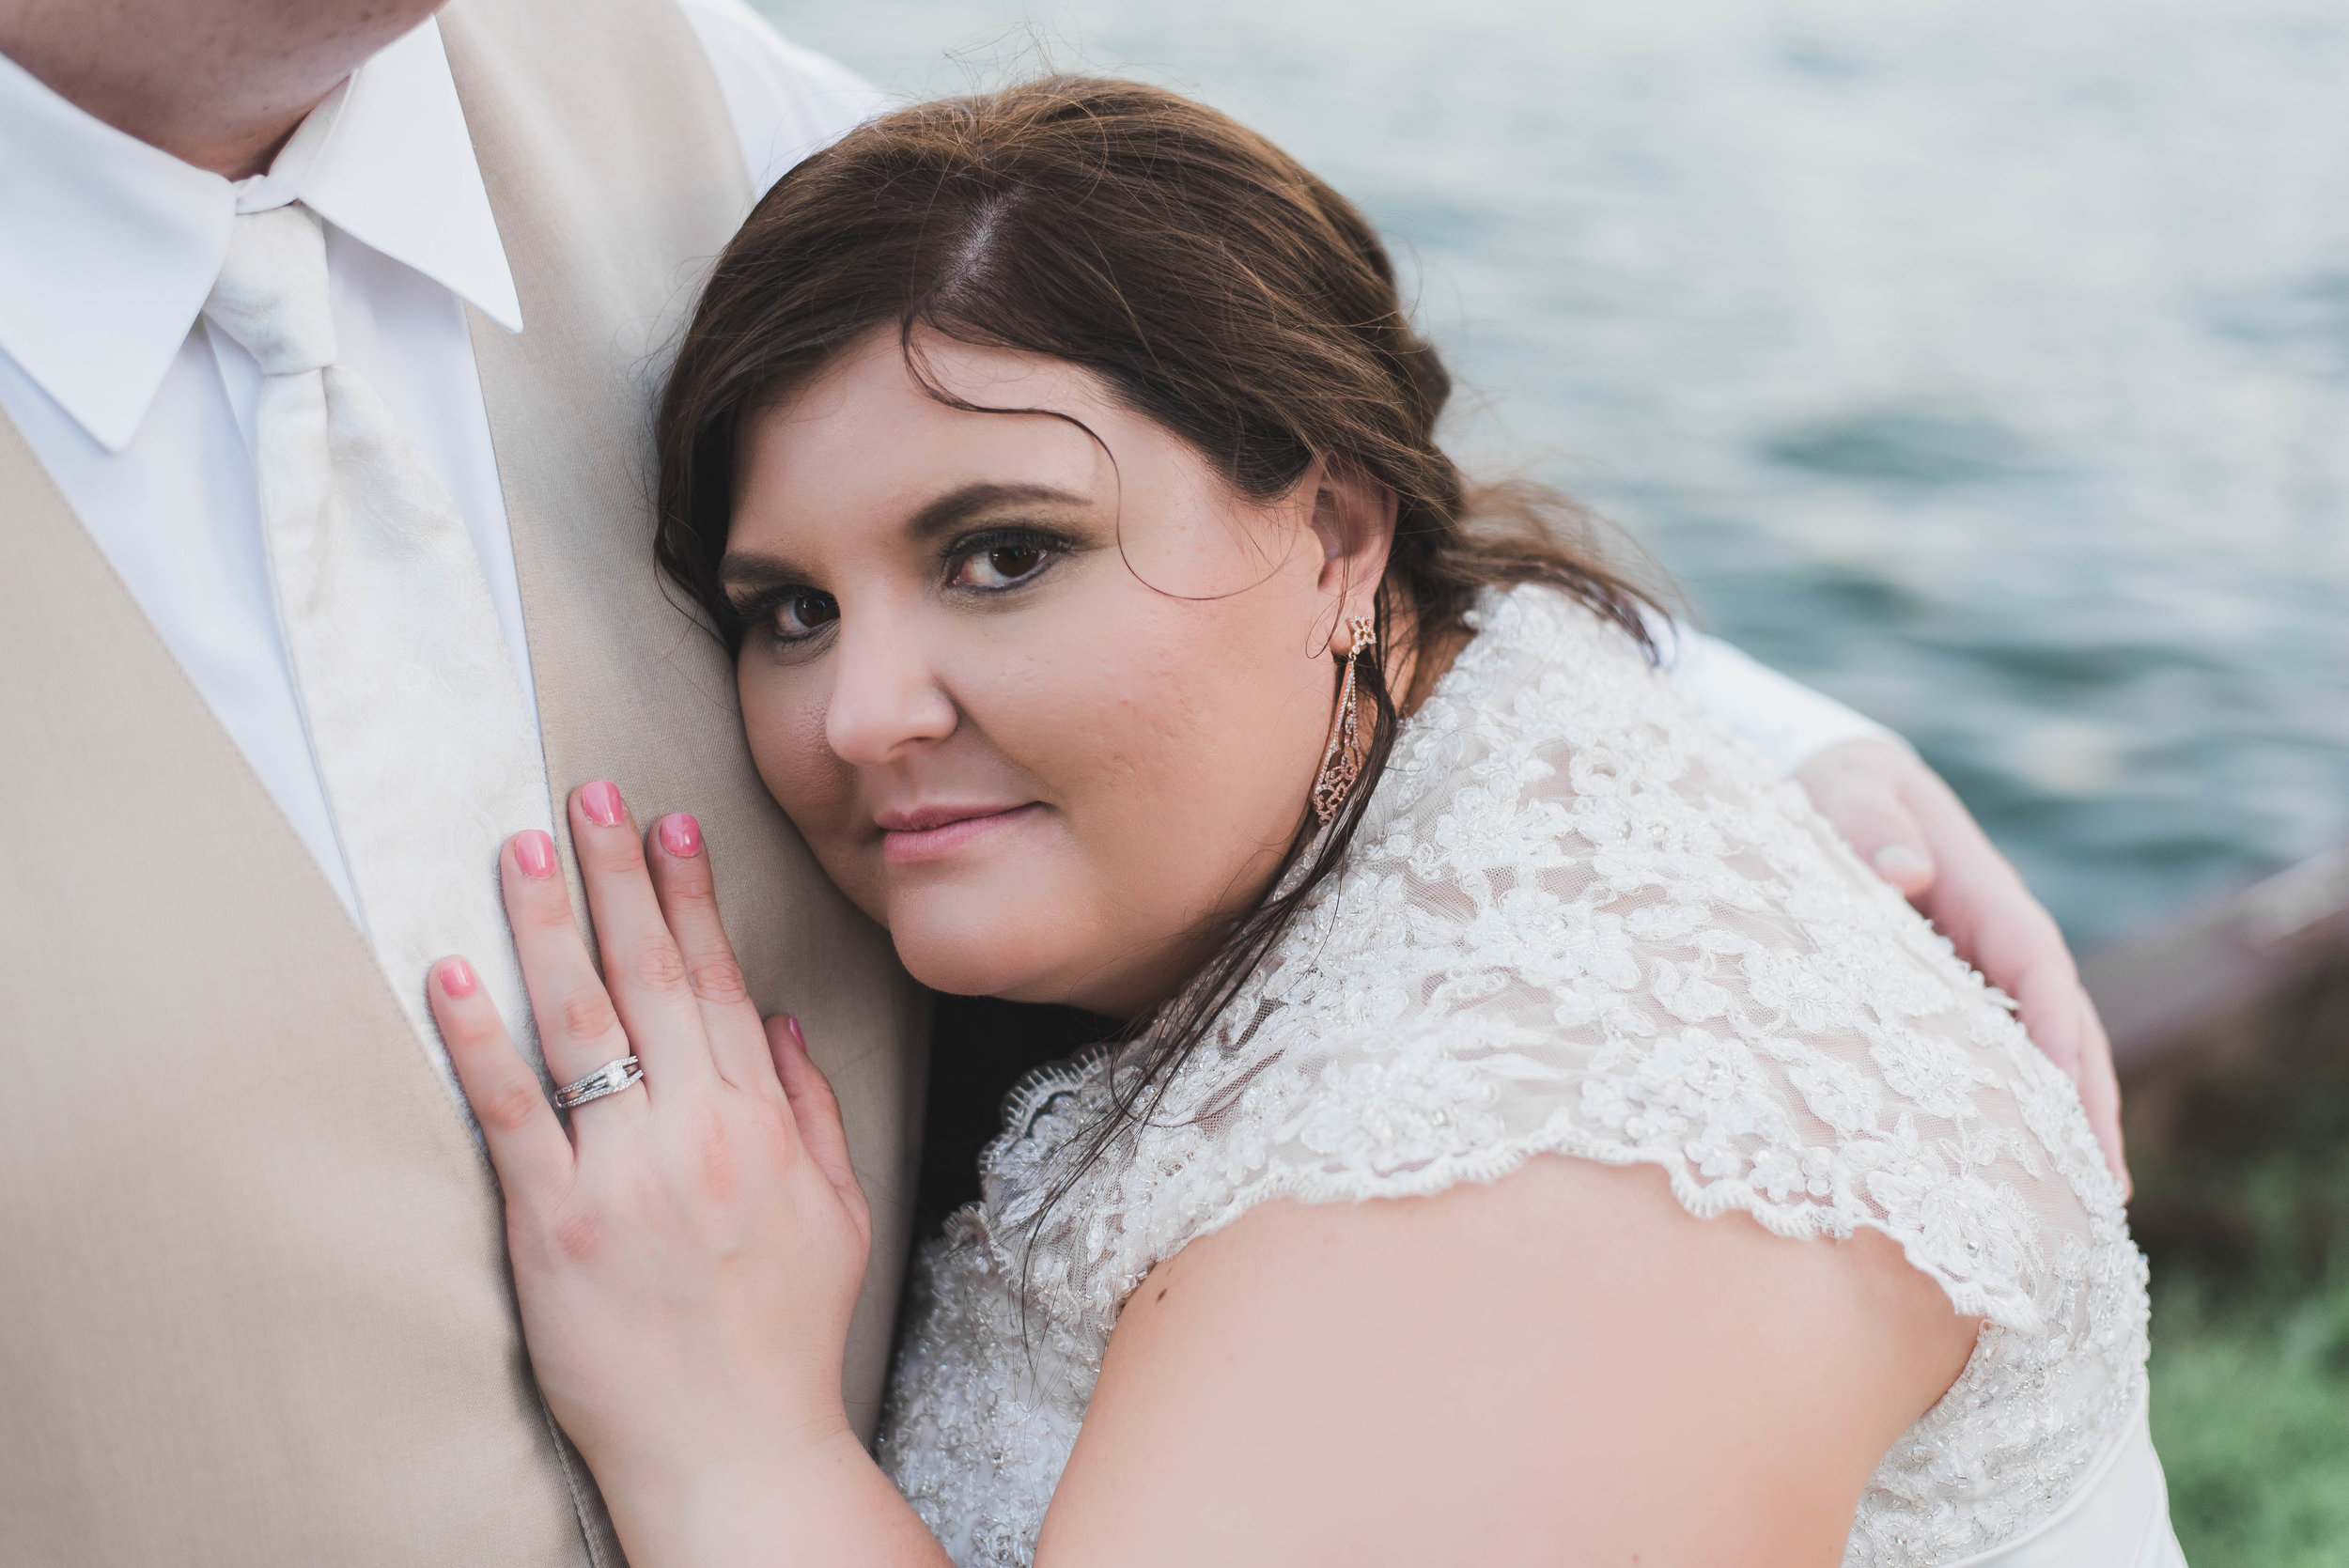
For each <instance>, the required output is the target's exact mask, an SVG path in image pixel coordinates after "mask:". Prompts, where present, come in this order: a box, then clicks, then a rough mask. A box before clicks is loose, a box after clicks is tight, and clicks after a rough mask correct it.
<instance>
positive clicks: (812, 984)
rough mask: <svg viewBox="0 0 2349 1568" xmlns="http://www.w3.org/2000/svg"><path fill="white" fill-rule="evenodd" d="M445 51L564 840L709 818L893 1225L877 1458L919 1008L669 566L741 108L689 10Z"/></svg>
mask: <svg viewBox="0 0 2349 1568" xmlns="http://www.w3.org/2000/svg"><path fill="white" fill-rule="evenodd" d="M441 29H442V37H443V41H444V42H445V44H446V45H447V49H448V56H449V64H450V68H451V70H453V71H454V72H455V73H456V77H457V85H458V94H459V98H460V99H461V100H462V101H463V102H464V105H465V114H466V120H467V123H468V125H469V126H470V128H471V129H472V132H473V138H474V152H475V154H476V156H477V157H478V158H479V160H480V163H481V170H482V177H483V179H484V182H485V183H486V185H487V186H488V189H489V193H490V207H491V209H492V210H494V212H495V213H496V216H497V222H498V231H499V235H500V237H501V239H502V240H503V241H504V242H505V246H506V258H507V261H508V263H509V264H510V265H511V267H512V269H513V272H514V280H515V284H516V287H517V288H518V290H519V292H520V296H521V309H522V321H523V330H522V331H521V333H520V334H509V333H506V331H505V330H503V329H502V328H500V327H499V326H497V325H496V323H494V322H492V321H490V320H489V319H487V318H484V317H481V316H479V315H475V316H474V318H473V339H474V359H475V361H476V363H477V364H478V365H479V366H480V371H481V383H482V391H483V395H484V397H485V398H486V400H487V403H488V406H489V411H490V433H491V437H492V440H493V442H494V444H495V447H496V451H497V458H498V473H499V478H500V481H501V484H502V486H503V488H504V490H505V494H506V517H507V520H508V522H509V525H510V527H511V529H512V534H513V540H514V559H515V565H516V567H517V569H518V572H519V575H520V578H521V591H522V605H523V614H524V618H525V620H526V622H527V624H528V627H529V631H530V651H531V667H532V675H533V679H534V681H535V683H536V685H537V694H538V715H539V724H540V730H541V733H542V735H543V737H544V740H545V749H546V761H547V779H548V784H549V786H550V787H551V788H552V791H553V792H554V795H555V800H556V803H557V810H556V812H555V820H556V821H557V822H558V823H562V822H565V821H566V820H567V818H566V815H565V813H564V812H563V811H562V810H561V809H560V808H561V802H562V800H563V799H564V798H565V796H567V795H568V792H569V791H570V790H571V789H573V788H575V787H577V786H578V785H580V784H586V783H589V782H591V781H594V780H597V779H610V780H612V781H614V783H616V784H619V785H620V787H621V790H622V791H623V792H624V793H625V794H626V796H627V797H628V800H629V803H630V806H631V807H632V808H633V809H634V811H635V813H636V815H637V818H638V820H639V821H640V822H646V823H648V822H650V821H651V819H652V818H653V817H654V816H655V815H659V814H661V813H665V812H671V811H692V813H693V814H694V815H696V816H698V817H699V818H700V819H701V823H702V827H703V831H704V834H705V837H706V838H707V841H708V844H709V846H710V849H711V854H712V857H713V860H714V862H715V864H716V867H717V872H718V888H719V901H720V905H721V907H722V909H723V914H724V916H725V922H726V931H727V933H728V935H729V936H730V937H731V938H732V939H733V940H734V944H735V950H736V953H737V955H739V958H740V959H741V962H742V967H743V970H744V972H745V974H746V976H747V978H748V980H749V983H750V986H751V991H752V995H753V996H754V999H755V1000H756V1001H758V1003H759V1006H760V1008H761V1010H762V1011H766V1012H774V1011H778V1010H782V1009H784V1008H786V1007H787V1008H788V1009H789V1010H791V1011H792V1012H795V1013H797V1014H798V1015H799V1016H800V1017H801V1020H802V1021H803V1022H804V1023H805V1025H806V1028H807V1033H808V1039H809V1042H810V1044H811V1046H812V1048H814V1050H815V1052H816V1054H817V1057H818V1059H819V1060H821V1061H822V1062H823V1063H824V1065H825V1067H826V1069H827V1070H828V1071H829V1072H830V1073H831V1075H832V1084H833V1087H834V1088H835V1089H836V1090H837V1091H838V1093H839V1095H840V1101H841V1109H842V1113H843V1116H844V1118H845V1120H846V1122H847V1124H848V1140H849V1147H850V1148H851V1149H852V1150H853V1151H854V1152H855V1156H856V1165H857V1172H858V1174H859V1176H860V1178H861V1179H862V1180H863V1185H864V1190H865V1193H866V1196H867V1197H868V1199H869V1200H870V1201H871V1203H872V1205H873V1214H874V1225H873V1231H874V1246H873V1258H872V1263H871V1267H870V1269H869V1271H868V1273H867V1276H866V1281H865V1290H864V1295H863V1298H862V1300H861V1301H860V1303H859V1305H858V1313H857V1320H856V1324H855V1326H854V1327H853V1329H852V1330H851V1338H850V1343H849V1349H848V1369H847V1373H846V1383H845V1386H846V1388H847V1390H848V1400H849V1413H850V1415H851V1417H852V1418H854V1419H855V1420H856V1421H857V1424H858V1426H859V1427H860V1429H861V1430H862V1431H863V1435H864V1436H867V1437H868V1438H869V1437H870V1436H871V1435H872V1430H873V1427H874V1424H875V1423H876V1421H878V1418H879V1399H880V1389H881V1384H882V1379H883V1374H884V1373H885V1372H886V1370H887V1356H888V1348H889V1343H890V1330H891V1327H892V1324H893V1321H894V1312H895V1304H896V1292H897V1285H898V1281H900V1279H901V1278H902V1276H903V1268H904V1261H905V1247H906V1243H907V1241H908V1239H909V1229H910V1203H911V1195H912V1177H913V1167H912V1162H913V1159H914V1157H915V1154H916V1149H917V1139H918V1133H919V1128H920V1116H921V1086H922V1072H923V1068H924V1066H925V1062H924V1059H923V1051H922V1047H923V1043H924V1042H925V1040H926V1033H927V1010H926V998H925V996H924V994H923V993H921V992H920V991H919V990H918V988H916V987H915V986H913V985H912V984H911V983H910V981H909V980H907V978H906V977H905V974H904V971H903V970H901V969H899V968H898V966H897V963H896V960H895V956H894V952H893V950H892V949H891V948H890V946H889V944H888V939H887V937H886V935H885V934H883V933H882V932H881V931H879V929H878V928H877V927H876V926H874V925H873V924H872V923H871V922H869V921H867V920H866V919H865V918H864V917H863V915H862V914H860V913H859V912H858V911H857V910H856V909H855V908H854V907H853V906H851V905H850V904H849V903H848V900H847V899H846V898H845V897H844V896H843V895H842V894H841V893H840V892H839V891H838V890H837V889H836V888H834V887H833V886H832V883H831V882H830V880H829V879H827V878H826V877H824V875H823V874H822V872H821V870H820V869H819V868H818V867H817V865H816V863H815V861H814V858H813V857H812V856H811V855H809V853H808V852H807V849H806V847H805V846H804V845H802V844H801V841H800V838H799V835H798V834H797V833H796V832H794V831H792V828H791V825H790V823H789V821H788V820H787V819H786V817H785V816H784V815H783V814H782V812H781V810H780V809H779V808H778V807H777V806H776V805H775V803H774V800H772V798H771V797H770V796H769V795H768V794H767V791H766V788H765V786H764V785H763V784H760V782H759V780H758V776H757V773H756V770H755V769H754V767H753V766H752V762H751V757H750V751H749V747H748V744H747V743H746V742H745V740H744V738H743V736H742V732H741V725H740V722H739V718H738V714H737V708H736V705H735V697H734V672H733V668H732V665H731V664H730V663H729V661H728V660H726V658H725V657H724V655H723V651H722V650H721V649H720V648H719V646H718V645H717V644H715V643H714V642H713V641H712V640H711V639H710V638H709V637H708V636H707V635H706V634H704V632H703V631H702V630H701V629H699V628H698V627H697V626H696V625H695V624H694V623H693V622H692V621H690V620H689V619H688V618H687V617H686V616H685V614H684V613H681V612H680V611H679V609H678V608H677V605H676V604H675V603H673V602H672V601H671V598H670V597H669V595H668V594H666V593H664V592H663V590H662V584H661V580H660V578H659V576H658V574H657V572H656V569H655V567H654V565H653V558H652V520H651V506H650V504H649V499H648V498H649V496H650V494H651V489H652V463H651V458H650V442H651V415H652V409H653V404H654V400H655V396H656V387H655V380H654V373H655V371H656V370H657V368H658V367H659V366H660V365H662V364H663V363H664V362H665V360H666V358H667V356H668V350H669V348H670V346H671V345H672V344H673V343H674V341H675V338H676V336H677V333H678V332H679V331H680V330H681V328H682V325H683V322H684V318H685V316H686V314H687V312H688V311H689V310H690V308H691V306H692V299H693V295H694V292H695V290H696V289H697V288H698V287H699V285H700V283H701V280H702V277H703V275H704V273H705V272H706V271H707V270H708V265H709V263H710V262H711V261H713V260H714V259H715V258H716V256H717V255H718V253H719V251H720V250H722V249H723V247H724V245H725V242H726V241H727V239H728V238H730V237H731V235H732V234H733V232H734V229H735V228H736V226H737V225H739V223H740V221H741V219H742V217H743V216H744V214H745V213H746V212H747V210H748V208H749V187H748V181H747V179H746V177H745V176H744V174H743V173H742V166H741V153H740V151H739V145H738V143H737V142H736V140H735V137H734V131H733V127H732V125H731V123H730V122H729V121H728V119H727V117H726V114H725V107H724V102H725V101H724V98H723V95H722V94H721V92H720V91H719V87H718V84H717V82H716V80H715V78H714V77H713V76H712V75H711V73H710V71H709V69H708V60H707V58H706V57H705V56H704V54H702V51H701V49H700V47H699V46H698V44H697V42H696V41H695V40H694V39H693V38H692V32H691V27H690V24H689V23H687V22H686V21H685V19H684V17H683V15H682V13H681V12H679V11H678V10H677V8H676V6H675V5H674V4H668V3H653V4H647V3H646V0H568V3H567V4H566V5H565V6H564V8H563V14H562V17H561V20H560V21H559V22H555V21H552V20H550V18H549V16H548V15H547V14H546V12H545V10H544V8H541V7H540V6H538V5H536V4H521V3H498V4H485V3H483V0H459V3H458V4H456V5H453V6H451V7H450V8H449V9H448V10H446V11H444V12H443V13H442V18H441ZM622 38H625V39H630V48H628V49H626V50H621V49H615V48H613V47H612V46H611V42H610V40H612V39H622ZM680 170H692V171H696V175H697V177H696V178H693V179H682V178H679V171H680ZM557 836H558V837H559V838H564V839H566V841H567V842H566V843H565V844H564V854H565V856H566V860H567V862H568V858H569V855H570V849H569V845H568V834H566V833H562V832H558V835H557ZM571 869H572V877H573V886H574V888H576V886H577V875H576V866H575V864H573V865H572V868H571ZM584 918H585V917H584V908H583V905H582V919H583V920H584Z"/></svg>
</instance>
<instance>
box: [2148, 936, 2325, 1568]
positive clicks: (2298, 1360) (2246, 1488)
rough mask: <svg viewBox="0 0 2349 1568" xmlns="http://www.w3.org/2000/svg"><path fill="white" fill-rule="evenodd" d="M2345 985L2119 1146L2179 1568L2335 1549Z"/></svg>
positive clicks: (2288, 1558) (2316, 1557)
mask: <svg viewBox="0 0 2349 1568" xmlns="http://www.w3.org/2000/svg"><path fill="white" fill-rule="evenodd" d="M2344 989H2349V987H2343V986H2341V984H2340V983H2339V982H2338V981H2336V982H2334V983H2333V984H2331V985H2328V986H2325V987H2322V990H2323V992H2324V993H2325V994H2323V995H2321V996H2310V997H2308V998H2307V999H2306V1002H2307V1005H2306V1006H2305V1007H2295V1008H2294V1009H2292V1011H2293V1012H2294V1013H2296V1014H2297V1017H2296V1018H2295V1020H2294V1022H2295V1024H2297V1025H2298V1026H2299V1027H2295V1028H2291V1029H2288V1030H2282V1031H2279V1032H2277V1035H2276V1037H2275V1038H2274V1039H2272V1040H2271V1041H2270V1042H2269V1043H2268V1044H2267V1046H2266V1048H2265V1049H2263V1052H2262V1053H2261V1054H2262V1055H2263V1058H2264V1060H2265V1062H2266V1063H2268V1069H2267V1070H2266V1071H2264V1072H2262V1073H2259V1074H2256V1075H2252V1076H2249V1077H2247V1078H2245V1079H2240V1080H2238V1081H2233V1082H2232V1083H2228V1084H2223V1085H2210V1084H2204V1085H2201V1086H2198V1087H2197V1088H2196V1089H2195V1090H2194V1091H2193V1092H2192V1093H2191V1094H2190V1095H2188V1096H2187V1097H2186V1101H2185V1103H2184V1107H2183V1110H2182V1113H2181V1114H2180V1116H2179V1118H2178V1124H2177V1126H2176V1128H2175V1131H2174V1135H2173V1136H2172V1137H2171V1138H2170V1139H2169V1140H2166V1141H2165V1144H2164V1146H2163V1147H2162V1148H2161V1149H2159V1150H2158V1151H2147V1152H2145V1153H2143V1154H2137V1155H2133V1157H2132V1166H2133V1168H2134V1170H2135V1172H2136V1175H2137V1181H2138V1188H2137V1196H2136V1198H2135V1200H2134V1201H2133V1202H2132V1203H2131V1204H2130V1215H2131V1224H2132V1227H2133V1228H2134V1230H2135V1232H2136V1234H2137V1237H2138V1240H2139V1244H2140V1245H2142V1246H2143V1247H2144V1249H2145V1250H2146V1253H2147V1255H2148V1256H2149V1257H2150V1258H2151V1259H2152V1262H2153V1272H2154V1321H2153V1343H2154V1354H2153V1396H2154V1403H2153V1422H2154V1441H2155V1447H2156V1448H2157V1449H2158V1450H2159V1451H2160V1453H2161V1459H2162V1465H2163V1467H2165V1469H2166V1470H2167V1471H2168V1472H2169V1478H2170V1510H2171V1513H2172V1516H2173V1517H2174V1519H2175V1521H2176V1525H2177V1530H2178V1539H2179V1543H2180V1545H2183V1546H2184V1547H2185V1548H2186V1560H2187V1561H2188V1562H2190V1563H2192V1564H2193V1565H2194V1568H2301V1565H2308V1568H2316V1565H2319V1564H2322V1565H2324V1568H2338V1565H2340V1564H2342V1563H2349V1029H2343V1028H2342V1027H2341V1019H2342V1014H2341V1011H2340V1009H2339V1006H2338V1002H2339V1001H2340V1000H2341V996H2342V993H2343V990H2344ZM2271 1021H2273V1020H2272V1019H2271Z"/></svg>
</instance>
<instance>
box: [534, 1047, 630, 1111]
mask: <svg viewBox="0 0 2349 1568" xmlns="http://www.w3.org/2000/svg"><path fill="white" fill-rule="evenodd" d="M644 1081H645V1069H644V1067H643V1065H642V1064H641V1063H638V1062H637V1060H636V1058H634V1057H632V1056H623V1057H621V1058H620V1059H619V1060H618V1061H617V1062H607V1063H604V1064H603V1065H602V1066H600V1067H598V1068H597V1069H596V1070H595V1071H594V1072H592V1073H589V1074H588V1075H587V1076H586V1077H585V1078H583V1079H578V1080H577V1081H575V1082H571V1083H567V1084H565V1085H563V1087H562V1088H560V1089H557V1090H556V1091H555V1092H554V1103H555V1104H557V1105H559V1106H561V1107H562V1108H563V1109H564V1110H577V1109H578V1108H579V1107H581V1106H583V1105H585V1104H586V1103H587V1102H588V1101H589V1100H599V1099H601V1098H603V1097H604V1096H605V1095H606V1094H618V1093H619V1092H620V1091H621V1090H623V1089H625V1088H627V1087H628V1086H629V1085H630V1084H631V1083H642V1082H644Z"/></svg>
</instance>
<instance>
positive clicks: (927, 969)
mask: <svg viewBox="0 0 2349 1568" xmlns="http://www.w3.org/2000/svg"><path fill="white" fill-rule="evenodd" d="M938 924H942V923H933V922H930V921H926V920H921V919H913V920H908V919H905V918H903V917H902V916H901V917H900V918H899V919H898V920H897V921H896V922H894V923H893V924H891V926H890V937H891V939H892V940H894V942H895V943H896V948H897V961H898V962H899V963H901V964H903V965H905V967H906V972H907V973H908V974H910V975H911V976H913V978H914V979H915V980H917V981H919V982H921V983H922V984H923V985H925V986H928V987H929V988H930V989H931V990H933V991H943V992H945V993H946V994H947V995H949V996H965V997H1001V998H1003V1000H1004V1001H1060V1000H1061V999H1060V997H1059V996H1058V995H1057V994H1055V993H1056V990H1057V987H1056V986H1054V985H1053V975H1054V972H1055V970H1056V969H1057V967H1058V966H1056V965H1054V964H1053V963H1052V962H1051V961H1050V955H1046V954H1042V953H1039V952H1037V951H1036V946H1035V943H1034V941H1033V940H1025V941H1023V940H1019V939H1018V938H1017V937H1016V936H1014V935H1013V933H1014V932H1015V931H1016V930H1017V927H1018V923H1017V922H1002V923H997V922H989V923H988V926H989V927H991V929H981V930H972V929H970V928H968V927H964V928H961V929H956V930H951V931H948V930H941V929H939V928H938ZM1007 927H1008V928H1009V929H1007ZM1006 937H1010V938H1011V940H1009V941H1006V940H1005V938H1006Z"/></svg>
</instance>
